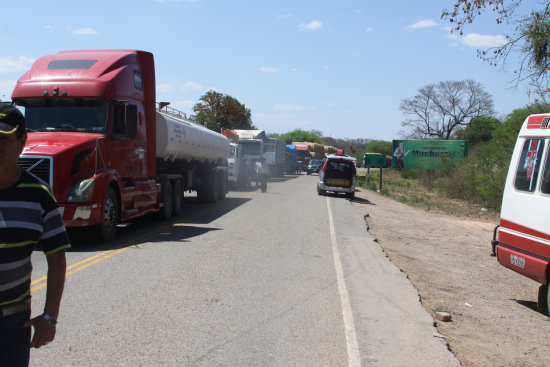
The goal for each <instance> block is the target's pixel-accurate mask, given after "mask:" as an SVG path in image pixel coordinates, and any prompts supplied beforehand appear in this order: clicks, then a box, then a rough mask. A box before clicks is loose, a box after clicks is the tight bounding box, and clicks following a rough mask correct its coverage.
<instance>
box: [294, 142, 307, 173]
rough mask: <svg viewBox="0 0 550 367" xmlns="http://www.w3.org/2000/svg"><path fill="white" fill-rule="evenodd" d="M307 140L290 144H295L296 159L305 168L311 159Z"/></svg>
mask: <svg viewBox="0 0 550 367" xmlns="http://www.w3.org/2000/svg"><path fill="white" fill-rule="evenodd" d="M309 144H310V143H308V142H292V145H295V146H296V153H297V157H296V161H297V162H301V164H302V167H303V168H304V169H305V167H307V165H308V164H309V161H310V160H311V153H310V151H309Z"/></svg>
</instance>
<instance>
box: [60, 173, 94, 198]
mask: <svg viewBox="0 0 550 367" xmlns="http://www.w3.org/2000/svg"><path fill="white" fill-rule="evenodd" d="M94 189H95V179H93V178H89V179H86V180H82V181H80V182H79V183H77V184H76V185H74V187H73V189H72V190H71V193H70V194H69V198H68V199H67V202H69V203H82V202H87V201H92V197H93V196H94Z"/></svg>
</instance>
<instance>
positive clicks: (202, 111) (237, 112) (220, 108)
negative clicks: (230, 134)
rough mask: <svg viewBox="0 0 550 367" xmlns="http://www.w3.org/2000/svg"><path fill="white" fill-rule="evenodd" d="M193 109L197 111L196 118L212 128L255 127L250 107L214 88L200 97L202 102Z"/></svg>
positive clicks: (245, 128) (246, 128)
mask: <svg viewBox="0 0 550 367" xmlns="http://www.w3.org/2000/svg"><path fill="white" fill-rule="evenodd" d="M193 111H195V112H196V115H195V116H193V118H194V120H195V121H197V122H198V123H200V124H202V125H204V126H206V127H207V128H209V129H210V130H214V131H221V129H222V128H227V129H243V130H250V129H255V127H254V125H253V124H252V119H251V113H250V109H249V108H246V106H245V105H244V104H241V103H240V102H239V101H238V100H237V99H236V98H234V97H231V96H228V95H224V94H222V93H218V92H215V91H212V90H211V91H208V92H207V93H206V94H205V95H203V96H202V97H201V98H200V102H199V103H197V104H195V106H193Z"/></svg>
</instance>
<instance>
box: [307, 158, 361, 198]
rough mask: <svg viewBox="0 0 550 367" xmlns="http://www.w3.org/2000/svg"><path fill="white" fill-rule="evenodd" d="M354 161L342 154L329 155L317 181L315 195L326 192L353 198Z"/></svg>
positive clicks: (355, 171)
mask: <svg viewBox="0 0 550 367" xmlns="http://www.w3.org/2000/svg"><path fill="white" fill-rule="evenodd" d="M355 161H356V159H355V158H354V157H350V156H347V155H344V154H329V155H327V157H326V159H325V164H324V166H323V169H322V170H321V171H320V172H319V179H318V180H317V194H319V195H324V194H325V193H326V192H327V191H332V192H334V193H344V194H346V196H347V197H349V198H350V199H353V198H354V197H355V176H356V174H357V168H356V165H355Z"/></svg>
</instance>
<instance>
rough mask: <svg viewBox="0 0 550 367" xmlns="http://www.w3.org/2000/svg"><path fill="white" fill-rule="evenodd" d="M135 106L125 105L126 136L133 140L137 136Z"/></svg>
mask: <svg viewBox="0 0 550 367" xmlns="http://www.w3.org/2000/svg"><path fill="white" fill-rule="evenodd" d="M137 115H138V113H137V106H136V105H135V104H128V105H126V136H128V137H129V138H133V137H135V136H136V135H137Z"/></svg>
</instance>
